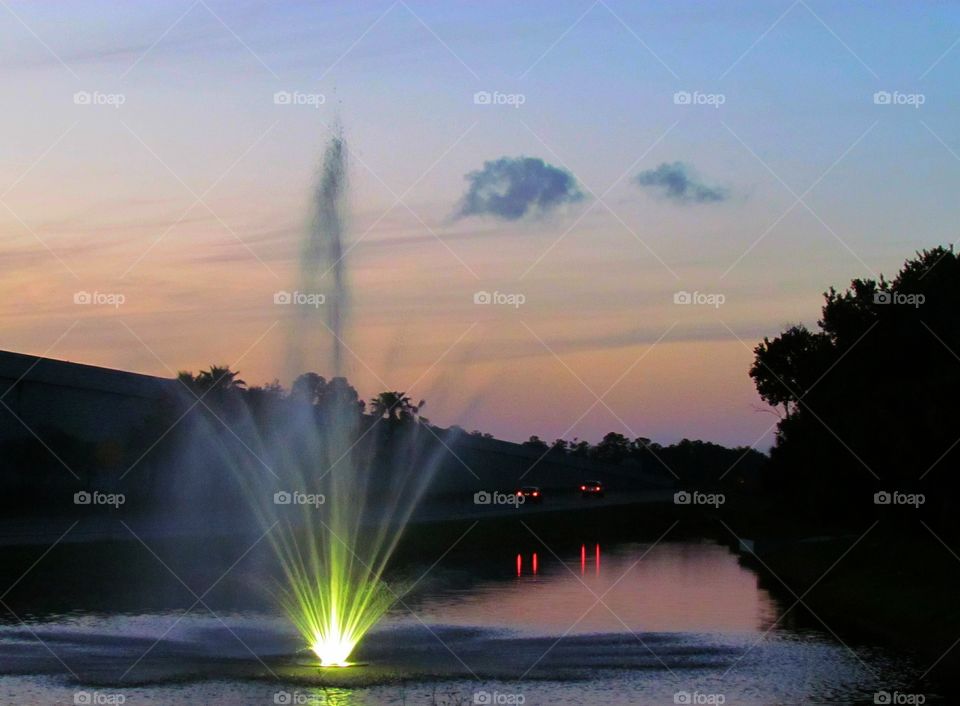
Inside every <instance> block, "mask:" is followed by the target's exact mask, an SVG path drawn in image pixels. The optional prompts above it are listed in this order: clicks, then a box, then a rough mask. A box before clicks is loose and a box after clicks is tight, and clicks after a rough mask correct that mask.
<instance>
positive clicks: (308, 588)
mask: <svg viewBox="0 0 960 706" xmlns="http://www.w3.org/2000/svg"><path fill="white" fill-rule="evenodd" d="M346 171H347V150H346V143H345V141H344V139H343V136H342V133H340V131H339V130H338V131H337V133H336V134H335V135H334V137H333V138H332V139H331V140H330V141H329V143H328V145H327V147H326V150H325V153H324V157H323V162H322V166H321V170H320V174H319V178H318V183H317V187H316V190H315V193H314V217H313V221H312V224H311V227H310V229H309V233H308V236H307V239H306V243H305V247H304V249H303V256H302V258H301V285H300V287H301V289H300V291H301V292H310V293H317V292H319V291H320V290H321V289H322V290H323V292H324V294H323V302H324V303H323V305H322V306H319V307H309V306H306V307H300V308H299V310H298V311H297V315H296V326H295V328H294V334H293V336H292V339H293V340H292V343H291V345H290V357H289V362H288V365H289V364H290V362H292V364H293V365H298V366H300V365H303V363H304V360H303V359H304V357H305V355H306V353H307V352H308V351H309V350H310V347H309V346H308V345H307V343H306V341H307V337H308V336H309V335H310V334H311V332H315V331H317V330H318V329H319V330H324V329H325V330H326V333H328V334H329V336H330V340H331V346H330V351H331V352H330V358H331V366H332V369H333V371H334V374H335V376H336V377H334V378H333V379H332V380H331V381H330V382H329V383H327V384H326V385H325V386H324V393H325V394H324V395H323V399H317V397H316V396H315V395H314V390H311V389H310V385H309V384H308V383H309V381H305V382H304V384H303V385H300V386H299V387H298V385H294V389H293V390H292V392H291V395H290V397H289V398H287V399H285V400H283V401H282V402H283V404H282V405H280V406H278V407H277V408H275V409H271V411H270V416H269V423H268V424H264V423H263V418H262V417H261V419H260V422H259V423H258V422H257V414H258V413H257V410H252V409H246V408H243V409H241V410H239V413H238V417H239V419H238V421H237V422H236V423H235V424H232V425H231V426H233V427H235V428H236V429H237V433H236V434H235V435H234V436H235V437H236V439H234V438H231V437H227V436H225V435H224V434H223V433H222V430H221V433H218V434H209V435H208V434H204V435H203V436H204V442H205V443H207V442H209V441H210V440H211V439H212V440H214V444H215V446H216V447H217V453H218V454H219V456H220V463H223V464H225V465H227V466H229V468H230V469H231V470H232V471H233V473H234V475H235V477H236V478H237V479H238V481H239V483H240V485H241V486H242V488H243V496H244V497H245V498H246V500H247V502H248V503H249V507H250V508H251V509H252V511H253V513H254V516H255V517H256V519H257V521H258V524H259V526H260V528H261V529H262V530H263V531H264V532H265V533H266V536H267V538H268V539H269V541H270V543H271V545H272V547H273V550H274V554H275V557H276V559H277V560H278V562H279V566H280V575H281V577H282V579H281V581H280V586H279V588H278V590H277V594H278V601H279V604H280V606H281V607H282V609H283V610H284V612H285V613H286V615H287V616H288V617H289V619H290V620H291V622H292V623H293V625H294V626H295V627H296V628H297V630H298V631H299V633H300V635H301V637H302V639H303V641H304V644H305V646H306V648H309V650H311V651H312V652H313V654H315V655H316V657H317V658H318V659H319V660H320V665H321V666H322V667H343V666H347V665H349V664H350V662H349V659H350V656H351V654H352V653H353V651H354V649H355V647H356V646H357V644H358V643H359V642H360V640H361V639H362V638H363V636H364V635H365V634H366V633H367V632H368V631H369V630H370V629H371V628H372V627H373V626H374V625H375V624H376V623H377V622H378V621H379V620H380V619H381V618H382V617H383V616H384V614H385V613H386V612H387V611H388V610H389V609H390V607H391V606H392V605H393V604H394V603H395V602H396V601H397V600H398V599H399V598H400V597H401V596H402V594H403V589H402V588H401V587H399V586H396V585H393V586H391V585H388V584H387V582H386V581H385V580H384V572H385V570H386V568H387V565H388V562H389V560H390V557H391V554H392V553H393V552H394V550H395V549H396V547H397V543H398V542H399V540H400V538H401V536H402V533H403V530H404V527H405V526H406V525H407V523H408V522H409V520H410V518H411V515H412V513H413V511H414V509H415V507H416V505H417V503H418V501H419V499H420V498H421V496H422V494H423V492H424V490H425V489H426V486H427V484H428V483H429V480H430V476H431V475H432V471H433V469H434V468H435V467H436V465H437V461H438V460H439V459H438V456H439V450H438V449H436V445H433V447H434V448H433V450H430V448H429V445H426V444H424V443H422V442H423V441H424V439H423V438H422V435H423V433H424V430H423V428H422V426H421V425H420V424H419V423H417V421H416V420H413V421H410V422H409V423H404V424H399V423H396V422H395V421H394V420H384V419H372V418H371V417H369V416H365V415H363V414H362V413H361V408H360V405H359V403H358V401H357V399H356V397H355V396H351V394H350V393H351V391H352V388H350V387H349V385H347V384H346V381H345V379H344V378H343V377H342V374H343V372H344V371H343V367H344V360H343V349H344V344H343V342H342V340H343V339H342V336H343V332H344V326H345V323H346V311H347V299H348V297H347V282H346V276H345V274H346V273H345V271H344V264H343V254H344V247H343V235H344V231H345V226H344V210H345V206H344V197H345V191H346ZM326 281H329V284H328V285H327V286H324V284H325V282H326ZM317 317H322V318H317ZM300 369H301V370H302V368H300ZM241 438H242V441H240V443H239V444H238V443H237V441H239V440H240V439H241Z"/></svg>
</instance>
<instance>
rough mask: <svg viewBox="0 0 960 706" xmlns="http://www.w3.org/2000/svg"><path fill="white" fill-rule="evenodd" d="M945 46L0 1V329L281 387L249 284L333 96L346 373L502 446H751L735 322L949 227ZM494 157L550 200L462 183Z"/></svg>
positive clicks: (287, 232) (744, 26) (885, 23)
mask: <svg viewBox="0 0 960 706" xmlns="http://www.w3.org/2000/svg"><path fill="white" fill-rule="evenodd" d="M958 38H960V8H957V7H955V6H950V5H948V4H945V3H940V2H915V3H909V4H907V3H897V2H874V3H870V4H855V3H839V4H838V3H826V2H813V1H811V2H803V1H800V0H798V1H797V2H793V3H791V2H775V3H774V2H771V3H739V2H729V3H722V4H716V5H714V4H706V3H694V2H679V3H678V2H652V3H644V4H642V6H636V5H635V4H634V3H618V2H594V3H591V2H566V1H557V2H529V3H528V2H524V3H516V2H513V3H505V2H491V3H466V2H462V3H425V2H394V3H390V2H342V3H340V2H329V3H327V2H325V3H316V4H305V3H276V2H269V3H268V2H231V3H225V2H203V1H200V2H190V1H185V2H152V3H151V2H144V3H136V4H131V3H124V2H116V3H105V2H85V3H68V2H50V3H42V4H41V3H26V2H10V1H9V0H7V1H5V2H3V3H0V76H2V77H3V78H2V81H3V88H4V96H5V99H6V100H5V101H4V108H5V109H4V111H3V113H2V114H0V129H2V133H3V135H4V139H3V140H2V143H0V144H2V146H3V147H2V152H0V234H2V240H0V262H3V263H4V275H5V276H4V277H3V280H2V284H0V287H2V288H3V296H2V299H0V312H2V316H3V321H4V322H5V325H4V327H3V334H4V335H3V340H2V341H0V348H2V349H6V350H14V351H19V352H26V353H33V354H38V355H42V354H45V355H49V356H51V357H55V358H61V359H68V360H74V361H78V362H84V363H90V364H96V365H103V366H108V367H114V368H124V369H130V370H134V371H139V372H145V373H153V374H158V375H165V376H168V375H171V374H173V372H174V371H176V370H180V369H192V370H198V369H200V368H201V367H206V366H208V365H209V364H211V363H226V364H230V365H231V366H233V367H234V368H236V369H239V370H240V371H241V373H242V375H241V376H242V377H243V378H244V379H245V380H246V381H247V382H248V383H250V384H255V383H262V382H266V381H269V380H271V379H273V378H274V377H278V378H280V380H281V381H282V382H284V383H289V380H290V377H291V375H292V373H293V372H295V371H291V370H288V369H286V368H287V367H288V366H287V365H286V364H285V360H287V358H286V355H285V346H286V342H287V341H288V339H289V338H290V326H292V325H293V323H294V321H295V317H293V316H292V308H291V306H284V305H278V304H275V303H274V294H275V293H276V292H278V291H287V290H289V291H292V290H295V289H296V288H297V272H298V254H299V248H300V244H301V241H302V238H303V233H304V229H305V228H306V227H307V224H308V223H309V220H310V192H311V188H312V187H313V185H314V182H315V175H316V170H317V168H318V164H319V160H320V158H321V155H322V151H323V148H324V145H325V143H326V142H327V141H328V140H329V139H330V137H331V134H332V133H331V130H332V129H333V125H334V124H335V122H336V121H337V120H339V121H340V123H341V124H342V126H343V131H344V134H345V136H346V139H347V141H348V144H349V149H350V203H349V207H350V237H349V240H350V243H351V244H350V250H349V252H348V255H347V260H346V262H347V267H348V271H349V280H350V284H351V287H352V306H351V320H350V326H349V329H348V332H347V336H346V343H347V344H348V346H349V348H350V350H351V352H352V353H351V354H350V359H349V361H348V363H349V366H350V367H349V370H348V376H349V377H350V379H351V381H352V382H353V383H354V384H355V385H356V386H357V387H358V389H359V390H360V392H361V394H362V395H363V396H365V397H370V396H372V395H374V394H376V393H377V392H379V391H380V390H381V389H384V388H385V387H389V388H392V389H402V390H408V391H409V393H410V394H411V396H412V397H414V398H416V399H419V398H426V399H427V401H428V406H427V408H426V410H425V412H426V413H427V416H428V417H430V419H431V420H432V421H433V422H435V423H437V424H440V425H443V426H446V425H450V424H460V425H462V426H464V427H466V428H468V429H474V428H479V429H482V430H484V431H489V432H491V433H493V434H495V435H497V436H500V437H503V438H508V439H514V440H519V439H525V438H527V437H528V436H529V435H531V434H537V435H540V436H541V437H543V438H545V439H553V438H555V437H557V436H560V435H563V436H565V437H566V438H573V437H579V438H583V439H589V440H592V441H593V440H598V439H599V438H600V437H601V436H602V435H603V433H605V432H607V431H618V432H621V433H624V434H627V435H628V436H631V437H636V436H646V437H651V438H654V439H655V440H658V441H660V442H662V443H669V442H672V441H675V440H677V439H680V438H683V437H689V438H703V439H708V440H714V441H718V442H721V443H725V444H746V445H755V446H757V447H758V448H761V449H764V450H765V449H766V448H767V447H768V446H769V445H770V444H771V443H772V434H773V428H772V427H773V425H774V423H775V422H776V417H775V416H773V415H772V414H771V413H770V411H769V410H768V409H767V408H765V406H764V405H763V404H762V403H761V401H760V400H759V398H758V397H757V395H756V393H755V391H754V389H753V385H752V383H751V381H750V379H749V377H748V376H747V370H748V368H749V365H750V362H751V360H752V353H751V348H752V347H753V346H754V345H755V344H756V342H757V341H758V340H759V339H760V338H762V337H763V336H774V335H776V334H777V333H778V332H779V331H781V330H782V329H783V328H784V327H785V326H787V325H789V324H791V323H796V322H805V323H806V324H808V325H814V324H815V322H816V319H817V317H818V315H819V310H820V306H821V302H822V297H821V294H822V292H823V291H824V290H826V289H827V288H828V287H829V286H831V285H835V286H845V285H846V284H847V283H848V282H849V281H850V280H851V279H852V278H854V277H875V276H877V275H879V274H880V273H885V274H888V275H890V274H893V273H894V272H895V271H896V269H897V268H898V267H899V265H900V264H901V263H902V262H903V260H904V259H905V258H906V257H908V256H910V255H911V254H912V253H913V252H914V251H915V250H918V249H921V248H926V247H932V246H934V245H937V244H946V243H950V242H953V241H954V240H955V239H956V237H957V234H956V215H955V201H956V196H955V194H956V190H957V185H958V181H960V134H958V127H957V121H956V115H957V109H958V107H960V106H958V101H960V97H958V94H957V90H956V80H955V77H956V74H957V70H958V68H960V47H957V46H956V45H957V42H958ZM277 92H285V93H286V94H289V95H290V96H291V100H290V102H289V103H287V102H284V99H283V98H280V99H279V102H278V99H276V98H275V94H276V93H277ZM477 92H481V93H489V94H491V95H492V96H493V97H492V100H491V103H490V104H484V103H483V99H482V98H481V99H480V101H481V102H480V103H478V102H476V99H475V94H476V93H477ZM877 92H881V95H880V97H879V98H876V97H875V94H876V93H877ZM883 92H887V93H889V94H890V96H891V101H890V102H889V103H886V102H885V99H884V97H883ZM78 94H80V95H79V97H78ZM497 94H499V95H497ZM678 94H679V95H678ZM686 95H689V96H690V100H689V102H688V101H687V100H686V98H685V96H686ZM321 96H322V98H321ZM918 96H919V97H920V98H919V99H918V98H917V97H918ZM87 99H89V100H87ZM498 101H499V102H498ZM918 103H919V105H918ZM519 157H529V158H535V159H536V160H542V162H543V164H544V165H545V167H547V168H550V169H555V170H557V171H558V172H562V173H566V174H568V175H570V177H572V180H573V182H572V183H573V184H575V187H576V189H577V191H578V192H579V197H578V198H556V199H552V200H551V199H550V198H546V200H545V201H544V203H545V204H546V205H545V206H544V207H543V208H540V209H534V210H532V211H531V212H527V213H525V214H524V215H522V217H517V218H513V217H503V214H500V217H498V214H497V213H495V212H493V211H490V212H487V213H483V212H480V211H478V210H477V209H464V208H463V204H464V200H463V199H464V196H465V195H466V194H467V192H468V188H469V187H470V182H468V180H467V178H466V177H467V175H469V174H472V173H478V172H482V171H483V170H484V165H485V163H487V162H494V161H496V160H500V159H501V158H507V159H510V160H514V159H516V158H519ZM537 173H538V174H541V175H542V174H544V173H547V172H537ZM549 173H550V174H553V173H554V172H549ZM531 178H533V177H531ZM78 292H91V293H92V292H97V293H100V294H104V293H106V294H122V296H123V299H124V301H123V303H122V304H121V305H119V306H114V305H112V304H109V303H100V304H98V303H92V304H82V303H80V304H78V303H75V295H76V294H77V293H78ZM478 292H490V293H493V292H497V293H500V294H507V295H522V297H521V298H522V299H523V300H524V301H523V303H522V304H520V305H519V306H515V305H512V304H506V303H504V304H497V303H492V304H477V303H475V295H476V294H477V293H478ZM679 292H691V293H692V292H698V293H701V294H712V295H722V300H723V301H722V304H719V305H717V298H716V297H713V298H712V299H710V303H700V304H698V303H693V304H677V303H675V297H676V295H677V294H678V293H679ZM101 301H104V302H105V301H106V300H103V299H101ZM510 301H512V302H516V301H517V297H514V298H513V299H511V300H510ZM325 352H326V351H325V349H324V348H322V347H319V346H318V347H317V349H316V351H311V352H308V355H307V358H308V359H310V360H313V361H315V362H314V363H312V364H311V365H309V366H308V367H310V368H312V369H314V370H316V371H317V372H320V373H321V374H327V375H329V374H330V371H329V370H328V366H329V362H328V361H327V360H326V358H325ZM598 398H600V401H598Z"/></svg>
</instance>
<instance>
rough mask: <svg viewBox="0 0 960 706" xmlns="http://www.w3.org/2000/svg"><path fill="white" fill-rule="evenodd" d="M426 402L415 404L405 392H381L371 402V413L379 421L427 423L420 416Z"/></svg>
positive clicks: (421, 401)
mask: <svg viewBox="0 0 960 706" xmlns="http://www.w3.org/2000/svg"><path fill="white" fill-rule="evenodd" d="M426 404H427V403H426V401H425V400H420V402H418V403H417V404H413V402H412V401H411V400H410V398H409V397H408V396H407V393H405V392H398V391H396V390H391V391H387V392H381V393H380V394H379V395H377V396H376V397H374V398H373V399H372V400H370V413H371V414H372V415H373V416H374V417H375V418H377V419H386V420H387V421H390V422H394V423H399V422H408V421H418V420H419V421H421V422H426V421H427V420H425V419H423V418H422V417H421V416H420V410H421V409H423V408H424V406H426Z"/></svg>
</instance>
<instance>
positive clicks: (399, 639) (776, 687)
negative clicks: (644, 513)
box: [0, 530, 934, 705]
mask: <svg viewBox="0 0 960 706" xmlns="http://www.w3.org/2000/svg"><path fill="white" fill-rule="evenodd" d="M530 534H531V535H532V536H526V537H525V538H524V540H523V541H519V542H513V541H511V540H510V539H509V537H508V538H506V539H504V538H502V537H500V538H498V539H496V541H483V542H479V543H474V544H470V543H469V542H464V543H462V544H459V545H458V547H457V548H456V549H455V550H453V551H450V552H449V553H447V554H445V555H444V554H443V553H442V552H434V553H429V552H425V554H424V555H423V556H417V555H410V554H405V555H404V557H403V559H402V562H403V564H404V566H405V568H406V574H405V578H406V580H407V582H408V584H415V585H414V587H413V590H412V591H411V593H410V594H408V595H407V597H406V598H405V599H404V602H403V604H401V605H397V606H396V608H395V609H394V611H393V612H392V613H391V615H390V616H389V618H388V619H387V620H386V621H384V623H382V624H381V625H380V626H379V627H378V628H377V629H376V630H375V631H374V632H373V633H372V634H370V635H369V636H368V637H367V639H366V640H365V641H364V643H363V644H362V646H361V648H360V650H359V651H358V653H357V654H356V655H355V659H357V660H358V661H361V662H363V663H364V664H361V665H359V666H355V667H350V668H347V669H327V670H320V669H318V668H316V667H315V666H314V664H313V661H312V660H311V659H310V655H308V654H306V653H303V652H299V650H300V648H301V647H302V645H300V644H299V642H298V640H297V637H296V635H295V633H294V632H293V631H292V630H291V628H290V626H289V624H288V623H287V622H286V621H285V620H284V619H283V618H282V617H281V616H279V615H277V614H275V613H274V612H273V611H272V610H271V608H270V604H269V603H267V602H264V601H261V600H259V599H257V600H255V599H254V598H253V596H255V595H256V596H259V595H260V593H259V591H256V590H252V588H253V584H254V583H255V580H254V577H255V576H256V568H255V563H254V564H253V565H243V566H241V567H240V568H238V569H237V572H238V575H237V576H233V577H231V580H230V581H225V580H224V581H219V580H217V579H218V576H219V575H220V574H221V572H220V571H218V572H214V573H213V574H211V575H212V577H213V578H212V579H211V578H209V577H207V578H206V579H197V581H196V583H193V581H194V579H193V577H192V576H190V577H189V578H186V579H184V580H183V584H180V582H181V579H180V578H179V577H180V576H181V575H182V576H187V574H181V572H180V569H179V568H177V569H174V568H173V566H172V563H171V564H167V561H166V558H165V556H164V554H163V552H157V555H156V557H149V554H152V551H150V552H146V553H147V554H148V558H147V559H145V560H144V564H143V566H150V567H151V568H150V569H146V568H144V569H142V570H139V571H137V572H136V574H137V576H136V578H135V579H134V578H131V577H130V572H129V571H128V570H124V569H123V566H128V567H129V563H130V562H129V561H128V560H127V559H124V558H122V557H120V558H118V557H116V556H114V557H112V559H113V561H114V562H116V564H120V565H121V566H116V564H111V561H110V560H106V559H105V560H104V562H103V563H102V564H101V565H99V566H98V567H97V568H93V569H91V568H90V567H89V565H88V563H87V562H83V567H79V568H76V569H75V571H74V570H73V569H71V570H69V571H65V567H64V565H63V563H62V562H63V561H64V560H63V559H62V558H58V557H56V556H54V557H52V558H51V557H44V558H43V559H42V562H41V563H40V564H38V565H37V566H36V567H35V568H34V569H33V570H31V571H30V573H29V578H27V579H24V580H22V581H20V582H19V583H18V584H17V586H16V587H15V590H13V591H11V592H9V595H7V596H6V597H4V598H3V599H2V601H3V603H2V605H3V606H4V607H5V611H4V623H3V624H2V625H0V674H2V675H3V676H2V679H0V701H2V703H5V704H54V703H64V704H75V703H91V704H95V703H120V702H123V703H126V704H139V703H145V704H147V703H150V704H195V705H199V704H264V705H267V704H278V703H280V704H283V703H287V704H338V705H340V704H342V705H347V704H350V705H352V704H474V703H481V704H482V703H489V704H498V703H499V704H519V703H523V704H530V705H533V704H552V705H559V704H674V703H691V704H696V703H704V704H707V703H726V704H744V703H746V704H794V703H796V704H801V703H803V704H806V703H873V702H874V694H875V693H877V692H879V691H881V690H883V691H887V692H890V693H893V692H896V691H900V692H901V693H912V687H911V684H912V683H913V680H914V679H915V678H916V676H917V674H918V673H920V672H921V671H922V669H921V668H920V666H919V665H914V664H912V663H911V662H910V661H909V660H907V659H905V658H904V657H903V656H902V655H898V654H895V653H892V652H888V651H886V650H884V649H881V648H879V647H875V646H869V645H863V644H860V643H851V642H850V641H849V640H848V639H845V642H846V643H847V644H843V643H842V642H841V641H840V640H839V638H837V637H836V636H834V635H833V634H831V631H830V630H829V629H827V628H824V627H823V626H822V625H819V623H817V622H816V621H815V620H802V619H800V612H799V609H795V610H794V611H791V612H790V613H788V617H787V618H786V619H784V620H782V621H780V622H777V619H778V617H779V616H780V615H781V614H782V613H783V611H784V610H785V609H786V608H788V607H789V606H790V604H791V602H792V601H785V602H784V601H782V600H779V599H777V598H775V597H774V596H772V595H771V594H770V593H769V592H768V591H767V590H766V589H765V588H764V587H763V585H762V583H761V580H760V579H759V577H758V576H757V575H756V574H755V573H754V572H753V571H751V570H750V569H748V568H745V567H744V566H742V565H741V564H740V563H739V562H738V558H737V556H736V555H735V554H734V553H733V552H731V551H730V550H729V549H728V548H727V547H726V546H722V545H720V544H716V543H713V542H709V541H704V540H696V539H689V540H681V541H660V542H656V541H655V538H654V539H650V540H638V541H624V540H623V538H622V537H621V538H620V540H619V541H602V539H600V540H599V541H598V537H596V536H591V537H590V540H589V541H587V539H586V538H583V539H578V538H577V537H576V533H575V532H573V533H569V532H568V533H566V534H565V535H564V536H563V538H562V539H559V540H550V539H548V540H546V541H540V538H539V537H538V536H537V535H536V534H534V533H533V531H532V530H531V531H530ZM454 539H455V536H451V537H450V541H451V542H452V541H453V540H454ZM447 544H448V545H449V542H447ZM141 549H143V548H141ZM128 551H132V550H130V549H129V548H128ZM144 551H145V550H144ZM105 553H107V554H113V552H112V551H108V552H105ZM142 553H143V552H141V554H142ZM36 556H37V554H36V553H35V554H34V555H33V559H36ZM28 558H29V557H25V558H22V559H21V563H24V562H26V561H27V559H28ZM141 558H143V557H141ZM75 561H76V559H75ZM151 562H152V563H151ZM14 563H16V562H14ZM165 565H167V566H170V567H171V568H170V570H169V571H168V570H167V568H166V566H165ZM27 566H29V563H27V564H26V566H23V567H18V568H19V570H17V571H13V569H9V571H10V572H11V576H13V578H16V577H17V576H19V575H20V574H21V573H22V571H23V569H25V568H26V567H27ZM110 566H114V569H113V571H114V572H115V573H114V574H113V575H105V573H109V571H110V570H111V569H109V567H110ZM84 567H86V571H85V570H84ZM174 574H176V576H175V575H174ZM213 581H216V583H215V585H214V586H213V589H212V590H209V591H207V589H208V588H209V587H210V584H211V583H212V582H213ZM7 583H9V581H8V582H7ZM245 588H246V589H250V590H249V591H246V590H245ZM246 593H249V600H247V599H246V597H245V594H246ZM197 597H199V598H202V599H203V600H202V601H201V602H197ZM104 604H106V605H109V606H111V610H104ZM137 606H147V607H148V609H143V610H138V609H137ZM188 609H189V610H188ZM933 700H934V699H933V698H932V697H931V698H928V700H927V703H932V702H933Z"/></svg>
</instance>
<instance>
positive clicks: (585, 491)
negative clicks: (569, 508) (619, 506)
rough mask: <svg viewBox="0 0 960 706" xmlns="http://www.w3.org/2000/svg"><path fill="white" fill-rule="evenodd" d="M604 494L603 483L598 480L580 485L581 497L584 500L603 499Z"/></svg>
mask: <svg viewBox="0 0 960 706" xmlns="http://www.w3.org/2000/svg"><path fill="white" fill-rule="evenodd" d="M604 494H605V491H604V488H603V483H601V482H600V481H598V480H585V481H583V483H581V484H580V495H581V496H582V497H584V498H602V497H603V496H604Z"/></svg>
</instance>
